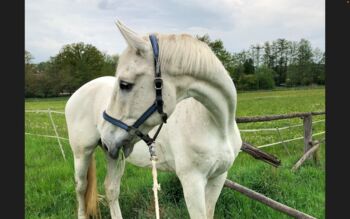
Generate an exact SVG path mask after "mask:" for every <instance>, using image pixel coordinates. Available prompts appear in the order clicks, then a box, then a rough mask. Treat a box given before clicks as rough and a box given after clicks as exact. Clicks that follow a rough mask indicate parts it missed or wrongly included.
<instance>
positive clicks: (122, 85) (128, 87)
mask: <svg viewBox="0 0 350 219" xmlns="http://www.w3.org/2000/svg"><path fill="white" fill-rule="evenodd" d="M132 86H134V84H131V83H128V82H126V81H120V82H119V87H120V89H121V90H125V91H129V90H131V89H132Z"/></svg>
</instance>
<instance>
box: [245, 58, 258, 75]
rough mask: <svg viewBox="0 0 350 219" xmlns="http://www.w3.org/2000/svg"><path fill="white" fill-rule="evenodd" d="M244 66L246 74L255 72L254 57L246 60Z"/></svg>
mask: <svg viewBox="0 0 350 219" xmlns="http://www.w3.org/2000/svg"><path fill="white" fill-rule="evenodd" d="M243 66H244V73H245V74H254V72H255V68H254V61H253V59H252V58H249V59H247V60H245V62H244V64H243Z"/></svg>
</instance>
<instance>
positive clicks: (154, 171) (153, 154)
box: [149, 142, 160, 219]
mask: <svg viewBox="0 0 350 219" xmlns="http://www.w3.org/2000/svg"><path fill="white" fill-rule="evenodd" d="M149 153H150V155H151V162H152V176H153V194H154V206H155V211H156V219H159V218H160V217H159V203H158V190H160V185H159V184H158V179H157V178H158V177H157V167H156V163H157V160H158V158H157V155H156V151H155V145H154V142H153V143H152V144H151V145H149Z"/></svg>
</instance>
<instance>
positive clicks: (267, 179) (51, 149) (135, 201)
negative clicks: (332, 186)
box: [25, 88, 325, 219]
mask: <svg viewBox="0 0 350 219" xmlns="http://www.w3.org/2000/svg"><path fill="white" fill-rule="evenodd" d="M66 101H67V98H51V99H28V100H26V102H25V107H26V109H27V110H28V109H31V110H35V109H48V108H50V109H52V110H58V111H63V109H64V105H65V103H66ZM324 109H325V90H324V88H317V89H298V90H282V91H264V92H246V93H239V94H238V108H237V116H253V115H267V114H283V113H290V112H307V111H324ZM53 119H54V121H55V123H56V126H57V130H58V133H59V135H60V136H61V137H67V128H66V124H65V120H64V115H60V114H53ZM320 119H324V116H317V117H314V120H320ZM300 123H302V120H301V119H299V118H296V119H288V120H279V121H272V122H264V123H247V124H239V127H240V129H251V128H262V127H282V126H288V125H293V124H300ZM324 130H325V125H324V122H321V123H316V124H314V126H313V132H314V133H318V132H321V131H324ZM25 131H26V132H28V133H34V134H45V135H55V133H54V131H53V128H52V125H51V123H50V120H49V118H48V115H47V114H45V113H44V114H42V113H26V114H25ZM302 135H303V128H302V127H296V128H291V129H287V130H282V131H281V136H279V135H278V133H276V132H258V133H242V137H243V139H244V140H245V141H248V142H250V143H252V144H253V145H262V144H267V143H272V142H276V141H280V140H281V138H282V139H290V138H295V137H299V136H302ZM323 138H324V135H319V136H315V137H314V139H323ZM62 142H63V149H64V151H65V154H66V157H67V162H64V160H63V158H62V155H61V152H60V149H59V146H58V143H57V140H56V139H54V138H44V137H38V136H32V135H26V137H25V179H26V180H25V206H26V218H33V219H34V218H50V219H54V218H57V219H61V218H76V205H77V203H76V199H75V192H74V177H73V173H74V167H73V157H72V152H71V149H70V146H69V144H68V142H67V141H65V140H63V141H62ZM286 145H287V146H286V147H284V146H283V145H275V146H272V147H268V148H264V150H265V151H267V152H269V153H272V154H274V155H276V156H278V157H279V158H280V159H281V160H282V166H281V167H279V168H277V169H276V168H274V167H271V166H269V165H267V164H265V163H263V162H260V161H256V160H255V159H253V158H251V157H250V156H249V155H247V154H244V153H241V154H240V155H239V156H238V158H237V159H236V161H235V162H234V165H233V166H232V168H231V169H230V171H229V176H228V178H229V179H231V180H233V181H235V182H237V183H240V184H242V185H244V186H247V187H249V188H251V189H254V190H255V191H258V192H260V193H262V194H265V195H266V196H268V197H270V198H272V199H274V200H277V201H279V202H282V203H284V204H286V205H288V206H290V207H293V208H296V209H298V210H300V211H303V212H305V213H308V214H310V215H312V216H315V217H316V218H325V210H324V206H325V144H321V150H320V158H321V160H320V163H319V164H318V165H315V164H314V163H313V162H311V161H307V162H306V163H305V164H303V166H301V168H300V169H299V170H298V171H297V172H291V170H290V169H291V168H292V166H293V165H294V163H295V162H296V161H297V160H298V159H299V158H300V157H301V156H302V153H303V140H298V141H293V142H288V143H286ZM289 154H290V155H289ZM96 162H97V174H98V187H99V188H98V189H99V192H100V193H101V194H104V188H103V180H104V176H105V171H106V168H105V158H104V155H103V154H102V151H101V150H100V149H97V150H96ZM158 178H159V183H160V184H161V188H162V190H161V191H160V192H159V198H160V200H159V202H160V208H161V218H189V215H188V212H187V209H186V205H185V201H184V198H183V194H182V188H181V185H180V183H179V180H178V179H177V178H176V176H175V174H173V173H168V172H159V173H158ZM151 188H152V174H151V170H150V169H142V168H139V167H135V166H133V165H131V164H127V166H126V170H125V174H124V176H123V180H122V185H121V194H120V205H121V210H122V213H123V216H124V218H154V217H155V216H154V215H155V214H154V208H153V206H154V205H153V193H152V189H151ZM101 210H102V215H103V218H110V217H109V209H108V208H107V207H106V206H104V205H101ZM215 218H249V219H250V218H259V219H260V218H264V219H268V218H273V219H275V218H276V219H280V218H290V217H289V216H286V215H284V214H282V213H280V212H277V211H275V210H273V209H271V208H269V207H267V206H266V205H263V204H261V203H259V202H257V201H254V200H251V199H249V198H247V197H246V196H243V195H241V194H239V193H238V192H236V191H233V190H229V189H227V188H224V189H223V191H222V193H221V195H220V197H219V200H218V203H217V206H216V212H215Z"/></svg>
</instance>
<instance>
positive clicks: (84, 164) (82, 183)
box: [73, 149, 93, 219]
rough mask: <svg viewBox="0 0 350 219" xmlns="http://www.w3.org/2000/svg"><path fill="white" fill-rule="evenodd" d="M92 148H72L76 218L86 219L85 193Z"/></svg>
mask: <svg viewBox="0 0 350 219" xmlns="http://www.w3.org/2000/svg"><path fill="white" fill-rule="evenodd" d="M92 153H93V149H91V150H73V154H74V172H75V173H74V177H75V183H76V188H75V191H76V195H77V200H78V219H86V215H85V193H86V189H87V183H88V182H87V172H88V168H89V165H90V162H91V157H92Z"/></svg>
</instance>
